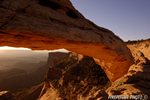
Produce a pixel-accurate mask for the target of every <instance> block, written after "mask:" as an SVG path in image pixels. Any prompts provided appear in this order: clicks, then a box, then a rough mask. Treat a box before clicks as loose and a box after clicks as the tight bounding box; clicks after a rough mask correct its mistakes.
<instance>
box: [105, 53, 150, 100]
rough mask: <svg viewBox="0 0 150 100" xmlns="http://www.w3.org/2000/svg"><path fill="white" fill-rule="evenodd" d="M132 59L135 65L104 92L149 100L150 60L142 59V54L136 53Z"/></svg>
mask: <svg viewBox="0 0 150 100" xmlns="http://www.w3.org/2000/svg"><path fill="white" fill-rule="evenodd" d="M134 57H135V62H136V64H133V65H132V66H131V67H130V69H129V70H128V73H127V74H126V75H124V76H123V77H121V78H120V79H118V80H116V81H115V82H114V83H113V84H112V86H111V87H109V88H108V89H107V90H106V92H107V93H108V95H129V96H131V95H141V96H142V100H149V98H147V97H150V91H149V90H150V60H148V59H147V58H146V57H144V56H143V53H142V52H137V53H136V54H135V56H134ZM137 60H138V61H137ZM144 96H145V97H144ZM140 100H141V99H140Z"/></svg>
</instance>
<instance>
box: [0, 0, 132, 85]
mask: <svg viewBox="0 0 150 100" xmlns="http://www.w3.org/2000/svg"><path fill="white" fill-rule="evenodd" d="M0 38H1V39H0V46H13V47H27V48H31V49H33V50H51V49H60V48H65V49H67V50H70V51H73V52H76V53H78V54H82V55H87V56H91V57H94V58H96V59H98V60H97V62H98V63H99V64H100V65H101V66H102V68H103V69H104V71H105V72H106V74H107V76H108V77H109V79H110V80H111V81H112V82H113V81H115V80H116V79H118V78H120V77H122V76H123V75H124V74H125V73H127V71H128V69H129V66H130V65H131V64H133V58H132V56H131V53H130V51H129V49H128V48H127V47H126V45H125V43H124V42H123V41H122V40H121V39H120V38H119V37H117V36H115V35H114V34H113V32H111V31H109V30H107V29H104V28H102V27H99V26H97V25H95V24H94V23H92V22H90V21H89V20H87V19H85V18H84V17H83V16H82V15H81V14H80V13H79V12H78V11H77V10H75V8H74V7H73V6H72V4H71V2H70V1H69V0H0ZM118 70H119V72H120V73H118Z"/></svg>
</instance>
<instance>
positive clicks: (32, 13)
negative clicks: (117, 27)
mask: <svg viewBox="0 0 150 100" xmlns="http://www.w3.org/2000/svg"><path fill="white" fill-rule="evenodd" d="M148 38H149V37H148ZM0 46H11V47H24V48H30V49H32V50H33V51H32V50H3V51H2V50H1V51H0V100H149V99H150V39H145V40H143V39H141V40H135V41H133V40H129V41H123V40H122V39H120V37H118V36H116V35H115V34H114V33H113V32H112V31H110V30H108V29H105V28H103V27H99V26H97V25H96V24H94V23H93V22H91V21H90V20H88V19H86V18H85V17H84V16H83V15H82V14H81V13H80V12H79V11H77V10H76V9H75V8H74V7H73V5H72V4H71V2H70V1H69V0H24V1H23V0H13V1H12V0H0ZM62 48H64V49H65V50H66V51H65V52H62V51H61V50H58V51H55V52H51V51H44V50H56V49H62ZM36 50H41V51H42V50H43V52H36Z"/></svg>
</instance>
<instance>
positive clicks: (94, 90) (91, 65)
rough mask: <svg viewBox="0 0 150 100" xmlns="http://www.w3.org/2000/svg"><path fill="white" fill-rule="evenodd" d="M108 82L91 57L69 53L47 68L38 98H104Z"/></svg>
mask: <svg viewBox="0 0 150 100" xmlns="http://www.w3.org/2000/svg"><path fill="white" fill-rule="evenodd" d="M110 84H111V82H110V81H109V79H108V78H107V76H106V74H105V72H104V71H103V70H102V68H101V67H100V66H99V65H98V64H96V63H95V61H94V60H93V58H92V57H88V56H83V57H81V55H79V54H75V53H70V55H68V56H67V57H65V58H61V60H60V62H59V63H57V64H56V65H55V66H54V67H53V68H49V70H48V72H47V74H46V77H45V80H44V87H43V89H42V91H41V95H40V97H39V100H57V99H60V100H90V99H92V100H97V99H98V98H101V99H103V100H106V98H107V93H106V92H105V90H106V89H107V88H108V86H110ZM104 98H105V99H104Z"/></svg>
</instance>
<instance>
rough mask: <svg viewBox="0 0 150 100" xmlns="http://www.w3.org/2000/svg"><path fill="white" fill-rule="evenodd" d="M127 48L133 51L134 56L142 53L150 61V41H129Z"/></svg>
mask: <svg viewBox="0 0 150 100" xmlns="http://www.w3.org/2000/svg"><path fill="white" fill-rule="evenodd" d="M127 46H128V48H129V49H130V50H131V52H132V54H133V56H134V54H135V53H136V52H137V51H141V52H142V53H143V54H144V56H145V57H147V58H148V59H150V53H149V51H150V39H147V40H141V41H140V40H139V41H128V42H127Z"/></svg>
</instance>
